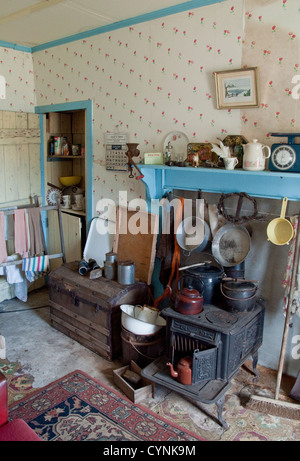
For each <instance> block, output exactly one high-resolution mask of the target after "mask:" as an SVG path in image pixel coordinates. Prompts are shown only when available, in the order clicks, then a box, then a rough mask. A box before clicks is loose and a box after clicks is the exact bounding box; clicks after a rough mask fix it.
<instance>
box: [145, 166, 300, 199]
mask: <svg viewBox="0 0 300 461" xmlns="http://www.w3.org/2000/svg"><path fill="white" fill-rule="evenodd" d="M139 169H140V170H141V172H142V173H143V175H144V178H143V179H142V181H143V182H144V183H145V186H146V199H147V203H148V204H149V205H150V204H151V200H153V199H161V198H162V196H163V195H164V194H165V193H166V192H168V191H171V190H173V189H185V190H199V189H201V190H202V191H203V192H211V193H217V194H221V193H222V192H223V193H225V194H229V193H231V192H245V193H246V194H248V195H251V196H254V197H262V198H268V199H282V198H283V197H287V198H288V199H289V200H299V201H300V173H283V172H271V171H267V170H265V171H245V170H242V169H236V170H225V169H221V168H220V169H218V168H201V167H198V168H193V167H176V166H171V167H170V166H165V165H144V164H139Z"/></svg>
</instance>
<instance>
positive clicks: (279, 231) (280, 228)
mask: <svg viewBox="0 0 300 461" xmlns="http://www.w3.org/2000/svg"><path fill="white" fill-rule="evenodd" d="M287 202H288V199H287V198H286V197H284V199H283V200H282V206H281V213H280V217H279V218H275V219H272V221H271V222H269V224H268V227H267V236H268V240H269V241H270V242H272V243H274V245H288V243H289V241H290V240H291V239H292V238H293V236H294V229H293V226H292V223H291V222H290V221H288V220H287V219H286V218H285V212H286V207H287Z"/></svg>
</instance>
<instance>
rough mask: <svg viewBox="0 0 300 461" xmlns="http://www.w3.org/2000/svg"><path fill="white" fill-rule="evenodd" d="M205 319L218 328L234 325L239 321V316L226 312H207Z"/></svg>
mask: <svg viewBox="0 0 300 461" xmlns="http://www.w3.org/2000/svg"><path fill="white" fill-rule="evenodd" d="M205 318H206V320H207V321H208V322H210V323H212V324H213V325H217V326H224V325H234V324H235V323H236V322H237V320H238V317H237V315H235V314H231V313H229V312H226V311H211V312H207V314H205Z"/></svg>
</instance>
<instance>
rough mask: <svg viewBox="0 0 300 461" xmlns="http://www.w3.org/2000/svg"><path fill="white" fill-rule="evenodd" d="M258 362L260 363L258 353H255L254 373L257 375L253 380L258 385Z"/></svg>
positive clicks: (253, 355) (253, 360) (253, 356)
mask: <svg viewBox="0 0 300 461" xmlns="http://www.w3.org/2000/svg"><path fill="white" fill-rule="evenodd" d="M257 362H258V351H256V352H254V354H252V363H253V373H254V374H255V378H253V382H254V383H257V381H258V377H259V373H258V371H257V369H256V366H257Z"/></svg>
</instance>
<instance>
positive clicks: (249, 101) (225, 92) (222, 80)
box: [215, 67, 259, 109]
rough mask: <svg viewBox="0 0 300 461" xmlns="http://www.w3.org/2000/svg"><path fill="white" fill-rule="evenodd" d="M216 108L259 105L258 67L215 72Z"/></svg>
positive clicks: (238, 107) (240, 107)
mask: <svg viewBox="0 0 300 461" xmlns="http://www.w3.org/2000/svg"><path fill="white" fill-rule="evenodd" d="M215 82H216V96H217V109H242V108H248V107H249V108H250V107H258V106H259V91H258V68H257V67H248V68H245V69H234V70H230V71H228V70H225V71H220V72H215Z"/></svg>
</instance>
